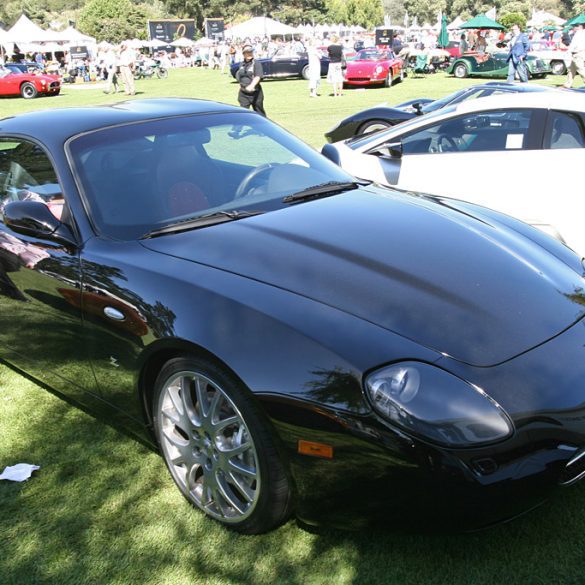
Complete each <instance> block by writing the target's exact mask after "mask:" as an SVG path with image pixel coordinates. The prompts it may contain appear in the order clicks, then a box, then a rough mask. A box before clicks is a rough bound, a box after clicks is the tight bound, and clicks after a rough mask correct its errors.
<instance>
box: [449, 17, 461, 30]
mask: <svg viewBox="0 0 585 585" xmlns="http://www.w3.org/2000/svg"><path fill="white" fill-rule="evenodd" d="M464 22H465V21H464V20H463V19H462V18H461V17H460V16H458V17H457V18H456V19H455V20H454V21H453V22H451V23H449V24H448V25H447V30H456V29H458V28H459V27H460V26H461V25H462V24H463V23H464Z"/></svg>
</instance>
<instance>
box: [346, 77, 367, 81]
mask: <svg viewBox="0 0 585 585" xmlns="http://www.w3.org/2000/svg"><path fill="white" fill-rule="evenodd" d="M347 81H370V78H369V77H348V78H347Z"/></svg>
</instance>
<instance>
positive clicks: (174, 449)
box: [153, 356, 291, 534]
mask: <svg viewBox="0 0 585 585" xmlns="http://www.w3.org/2000/svg"><path fill="white" fill-rule="evenodd" d="M153 422H154V429H155V433H156V438H157V440H158V442H159V445H160V447H161V453H162V455H163V458H164V460H165V463H166V465H167V467H168V469H169V471H170V473H171V476H172V478H173V480H174V481H175V483H176V485H177V486H178V488H179V490H180V491H181V493H182V494H183V495H184V496H185V497H186V498H187V500H189V501H190V502H191V503H192V504H194V505H195V506H197V507H198V508H200V509H201V510H202V511H203V512H204V513H205V514H206V515H207V516H209V517H211V518H213V519H214V520H217V521H218V522H220V523H221V524H223V525H225V526H227V527H229V528H231V529H233V530H236V531H237V532H241V533H244V534H260V533H262V532H267V531H269V530H272V529H274V528H276V527H277V526H278V525H280V524H282V523H283V522H284V521H285V520H286V519H287V518H288V516H289V512H290V507H291V490H290V487H289V481H288V478H287V475H286V472H285V468H284V466H283V464H282V462H281V460H280V457H279V454H278V451H277V449H276V447H275V444H274V440H273V438H272V436H271V433H270V430H269V428H268V423H267V422H266V421H265V420H264V418H263V416H262V414H261V413H260V411H259V410H258V407H257V406H256V404H255V403H254V401H253V398H252V397H251V396H250V394H249V391H248V390H247V389H246V388H245V387H243V386H242V383H241V382H240V381H239V380H237V378H235V376H234V375H233V374H231V372H229V371H226V370H225V368H223V367H221V366H219V365H218V364H216V363H215V362H212V361H210V360H206V359H204V358H199V357H195V356H183V357H178V358H175V359H172V360H170V361H168V362H167V363H166V364H165V366H164V367H163V368H162V370H161V372H160V374H159V375H158V377H157V379H156V383H155V392H154V399H153Z"/></svg>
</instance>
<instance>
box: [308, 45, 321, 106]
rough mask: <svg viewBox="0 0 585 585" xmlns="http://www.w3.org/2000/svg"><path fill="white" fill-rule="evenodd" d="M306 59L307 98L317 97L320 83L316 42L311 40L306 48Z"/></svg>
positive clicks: (319, 65) (319, 57) (319, 56)
mask: <svg viewBox="0 0 585 585" xmlns="http://www.w3.org/2000/svg"><path fill="white" fill-rule="evenodd" d="M307 57H308V59H309V71H308V73H309V75H308V77H309V96H310V97H319V94H318V93H317V87H319V84H320V83H321V55H320V54H319V49H318V48H317V40H316V39H312V40H311V41H310V42H309V45H308V46H307Z"/></svg>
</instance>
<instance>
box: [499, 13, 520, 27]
mask: <svg viewBox="0 0 585 585" xmlns="http://www.w3.org/2000/svg"><path fill="white" fill-rule="evenodd" d="M498 22H499V23H500V24H503V25H504V26H505V27H506V28H510V27H511V26H512V25H513V24H517V25H518V26H519V27H520V30H524V29H525V28H526V17H525V16H524V14H522V13H521V12H509V13H508V14H505V15H504V16H502V17H501V18H500V19H499V20H498Z"/></svg>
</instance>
